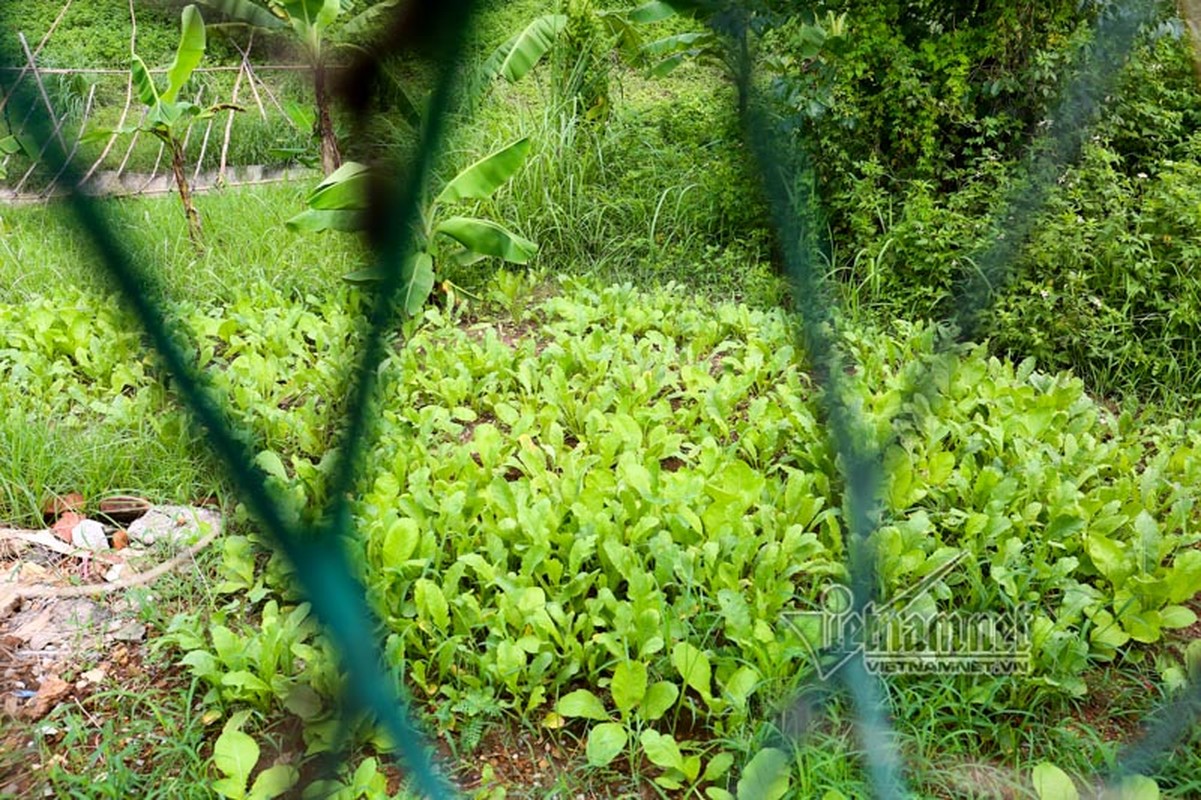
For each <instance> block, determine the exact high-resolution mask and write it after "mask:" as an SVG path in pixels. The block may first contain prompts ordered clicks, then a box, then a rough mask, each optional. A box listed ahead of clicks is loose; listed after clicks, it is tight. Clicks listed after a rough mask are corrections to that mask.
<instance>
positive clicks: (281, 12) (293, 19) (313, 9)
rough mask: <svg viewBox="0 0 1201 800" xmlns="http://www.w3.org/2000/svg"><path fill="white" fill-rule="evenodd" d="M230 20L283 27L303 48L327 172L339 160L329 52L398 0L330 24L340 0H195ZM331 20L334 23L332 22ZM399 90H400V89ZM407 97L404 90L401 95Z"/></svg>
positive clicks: (350, 43) (350, 42)
mask: <svg viewBox="0 0 1201 800" xmlns="http://www.w3.org/2000/svg"><path fill="white" fill-rule="evenodd" d="M200 2H202V3H204V4H205V5H206V6H210V7H212V8H214V9H216V10H218V11H220V12H221V13H222V14H224V15H225V16H226V17H227V18H229V19H230V20H233V21H234V22H236V23H238V24H241V25H247V26H250V27H252V28H258V29H261V30H265V31H268V32H276V33H288V32H290V33H291V35H292V36H293V37H294V38H295V39H296V41H297V42H298V43H299V44H300V46H301V49H302V50H303V51H304V54H305V59H306V60H307V61H308V62H309V65H310V66H311V67H312V69H313V93H314V103H315V108H316V116H315V122H314V135H315V136H316V137H317V140H318V142H319V143H320V146H321V168H322V171H323V172H324V173H325V174H326V175H331V174H332V173H333V172H334V171H335V170H336V169H338V168H339V167H340V166H341V165H342V150H341V147H340V146H339V144H338V135H337V132H336V131H335V130H334V122H333V116H332V114H331V109H330V105H331V95H330V91H329V86H328V73H329V56H330V53H331V51H332V50H333V49H335V48H339V47H356V45H355V44H354V40H355V39H356V38H359V37H361V36H362V35H363V34H364V33H367V32H368V31H369V30H370V29H371V27H372V25H373V24H374V23H375V22H376V21H377V20H378V18H379V17H380V16H381V15H382V14H384V13H385V12H386V11H388V10H389V9H390V8H392V7H393V6H395V5H396V4H397V3H398V2H399V0H381V2H378V3H376V4H375V5H373V6H371V7H370V8H368V9H367V10H366V11H363V12H362V13H360V14H358V15H357V16H355V17H352V18H351V19H349V20H347V21H346V22H345V23H343V24H341V25H338V26H336V23H337V22H338V19H339V17H341V15H342V10H343V7H342V2H341V0H264V1H263V2H253V1H252V0H200ZM335 26H336V28H335ZM402 94H403V92H402ZM403 97H404V100H405V101H408V96H407V95H403ZM414 109H415V106H413V104H412V103H411V101H408V102H406V104H404V105H403V107H402V111H403V112H404V113H405V115H406V118H409V116H410V113H411V112H413V111H414Z"/></svg>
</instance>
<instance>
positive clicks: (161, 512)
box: [126, 506, 221, 545]
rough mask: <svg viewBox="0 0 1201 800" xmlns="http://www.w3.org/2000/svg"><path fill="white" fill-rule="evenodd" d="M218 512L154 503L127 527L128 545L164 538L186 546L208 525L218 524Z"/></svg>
mask: <svg viewBox="0 0 1201 800" xmlns="http://www.w3.org/2000/svg"><path fill="white" fill-rule="evenodd" d="M220 525H221V515H220V514H218V513H216V512H214V511H211V510H209V509H207V508H189V507H187V506H154V507H152V508H151V509H150V510H149V511H147V512H146V513H145V514H144V515H143V516H141V517H139V518H138V519H136V520H134V521H133V522H131V523H130V524H129V527H128V528H127V529H126V530H127V531H128V533H129V541H130V544H142V545H152V544H154V543H155V542H157V541H160V540H166V541H168V542H170V543H172V544H174V545H188V544H192V543H193V542H195V541H196V540H197V539H199V538H200V537H201V536H203V535H204V534H205V533H206V532H207V531H208V530H209V527H208V526H213V527H219V526H220Z"/></svg>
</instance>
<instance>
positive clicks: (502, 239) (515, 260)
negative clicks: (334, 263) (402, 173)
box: [287, 138, 538, 315]
mask: <svg viewBox="0 0 1201 800" xmlns="http://www.w3.org/2000/svg"><path fill="white" fill-rule="evenodd" d="M529 147H530V143H529V139H527V138H521V139H518V140H517V141H515V142H512V143H511V144H508V145H506V146H505V147H502V148H501V149H499V150H497V151H495V152H493V153H491V154H490V155H488V156H485V157H484V158H482V159H480V160H479V161H477V162H475V163H474V164H472V165H470V166H469V167H467V168H466V169H464V170H463V171H462V172H460V173H459V174H457V175H456V176H455V177H454V178H452V179H451V180H450V181H449V182H447V183H446V185H445V186H443V187H442V189H441V191H439V192H438V194H437V195H436V196H435V197H434V198H433V199H432V200H431V201H428V202H427V203H425V205H424V208H423V212H422V220H421V228H420V230H419V232H418V233H419V240H418V244H417V250H416V252H415V253H414V254H413V255H412V256H410V257H409V258H408V259H406V260H405V263H404V264H403V265H402V267H401V269H402V281H403V287H404V294H403V304H404V309H405V311H406V312H407V313H408V314H410V315H412V314H416V313H417V312H418V311H419V310H420V309H421V307H422V306H423V305H425V302H426V300H427V299H428V298H429V296H430V294H431V292H433V290H434V283H435V279H436V278H435V276H436V271H435V258H437V259H438V260H441V259H443V258H449V259H453V260H454V261H455V262H456V263H459V264H470V263H473V262H476V261H479V260H481V259H484V258H499V259H501V260H502V261H507V262H509V263H511V264H526V263H529V260H530V258H532V257H533V255H534V253H535V252H536V251H537V249H538V246H537V245H536V244H534V243H533V242H531V241H529V240H527V239H524V238H522V237H521V236H519V235H517V234H515V233H513V232H512V231H510V230H508V229H507V228H505V227H504V226H502V225H499V224H497V223H495V222H492V221H490V220H486V219H481V218H479V217H468V216H462V215H454V216H449V217H445V216H443V215H442V214H441V213H439V212H440V211H441V210H442V208H443V207H444V206H448V205H451V204H454V203H462V202H464V201H468V200H487V199H488V198H490V197H491V196H492V195H493V194H494V193H495V192H496V190H497V189H499V188H500V187H501V186H503V185H504V184H505V182H507V181H508V180H509V179H510V178H511V177H513V175H514V174H515V173H516V172H517V170H518V169H519V168H520V167H521V164H522V162H523V161H524V160H525V157H526V154H527V153H528V152H529ZM369 180H370V173H369V171H368V169H367V167H365V166H364V165H362V164H358V163H356V162H349V163H347V164H343V165H342V166H341V167H340V168H339V169H338V170H337V171H335V172H334V174H332V175H330V176H329V177H328V178H326V179H325V180H324V181H322V182H321V183H320V184H318V186H317V188H315V189H314V190H313V192H312V193H311V194H310V195H309V197H308V200H307V204H308V206H309V208H308V209H307V210H306V211H302V212H301V213H299V214H297V215H296V216H294V217H292V218H291V219H289V220H288V221H287V226H288V227H289V228H290V229H292V230H295V231H303V232H314V231H324V230H340V231H357V230H362V229H363V227H364V225H365V221H364V212H365V211H366V209H367V199H366V198H367V184H368V181H369ZM439 234H441V235H442V236H444V237H446V238H448V239H451V240H453V241H455V242H456V243H457V244H458V245H459V248H458V249H457V250H455V251H453V252H451V253H448V254H446V255H443V254H442V253H441V251H440V249H439V245H438V242H437V237H438V235H439ZM345 277H346V280H347V281H349V282H351V283H359V284H362V283H374V282H377V281H379V280H381V279H382V277H383V276H382V274H381V272H380V270H379V268H375V267H373V268H369V269H365V270H360V271H357V272H353V273H351V274H349V275H347V276H345Z"/></svg>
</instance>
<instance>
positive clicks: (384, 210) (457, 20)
mask: <svg viewBox="0 0 1201 800" xmlns="http://www.w3.org/2000/svg"><path fill="white" fill-rule="evenodd" d="M471 5H472V4H471V3H470V2H469V1H466V0H465V1H463V2H449V3H444V4H441V5H440V6H439V8H438V9H437V10H429V9H428V7H427V13H426V14H425V15H424V16H423V17H422V18H421V20H420V21H419V22H420V23H421V24H423V25H425V26H428V27H427V29H426V30H424V31H422V35H423V36H424V37H425V38H426V39H427V40H428V39H429V37H428V33H429V30H430V29H432V30H433V31H435V32H436V33H439V34H442V35H441V36H437V37H434V40H435V42H436V44H437V46H438V48H439V49H440V51H441V52H439V53H438V55H439V59H438V61H439V63H440V64H441V67H440V69H439V73H438V76H437V79H436V88H435V92H434V96H433V100H432V101H431V104H430V112H429V115H428V117H427V119H428V120H429V121H428V122H427V124H426V128H425V132H424V134H423V146H422V147H421V148H420V150H419V152H418V155H417V158H416V165H415V168H414V169H413V170H412V172H411V173H410V176H409V180H408V181H407V182H406V183H404V184H401V185H400V186H399V187H398V189H397V190H396V191H394V192H392V193H391V194H389V195H387V196H382V197H380V202H381V206H382V207H381V208H380V209H379V213H380V215H381V216H382V217H383V218H386V219H392V220H409V219H413V218H414V217H415V216H416V214H417V213H418V203H419V200H420V197H421V192H422V187H423V182H424V180H425V176H426V174H427V173H428V171H429V169H430V164H431V163H432V161H433V158H434V155H435V153H436V152H437V147H436V145H437V143H438V142H439V141H440V138H441V133H442V125H443V118H444V117H445V114H446V111H447V109H448V107H449V104H450V99H451V96H452V93H453V89H454V86H455V82H456V80H455V79H456V71H457V69H456V67H457V57H456V56H457V52H458V44H459V41H460V37H461V35H462V33H463V31H464V30H465V29H466V23H467V20H468V18H469V13H470V11H471ZM6 11H11V6H9V5H8V4H5V6H4V7H0V21H3V18H4V15H5V13H6ZM0 61H6V62H9V63H12V62H13V59H12V54H11V53H0ZM5 74H6V73H5ZM0 80H6V81H8V79H6V78H4V77H2V76H0ZM8 82H9V86H8V89H9V94H10V96H11V98H12V101H13V102H14V103H15V104H16V105H17V106H18V107H20V108H24V109H25V110H26V113H27V114H28V115H29V120H30V129H31V131H32V132H33V133H34V135H35V136H36V137H37V138H39V139H41V140H43V141H45V142H46V143H47V144H46V159H47V162H48V163H50V164H51V165H52V167H53V168H54V169H57V170H61V171H62V173H63V175H64V176H65V177H66V179H67V183H68V184H69V185H72V186H75V185H77V183H78V179H79V169H78V167H77V165H75V164H73V163H72V162H71V161H70V160H69V159H68V158H67V153H66V152H65V151H64V149H63V148H62V147H61V145H59V144H57V143H56V139H55V138H54V137H53V135H52V127H51V125H50V122H51V121H50V119H49V116H50V113H49V111H43V110H42V109H41V108H40V107H39V105H38V103H37V98H36V97H34V96H31V93H30V92H29V91H28V90H27V89H26V88H25V87H20V86H15V85H12V82H11V81H8ZM69 202H70V206H71V209H72V211H73V212H74V214H75V217H76V220H77V222H78V224H79V226H80V228H82V229H83V231H84V232H85V233H86V234H87V235H88V236H89V238H90V239H91V241H92V244H93V245H94V247H95V250H96V254H97V256H98V257H99V260H100V262H101V264H102V265H103V267H104V268H105V270H106V271H107V273H108V275H109V276H110V278H111V279H112V281H113V283H114V285H115V286H116V288H117V289H118V291H119V292H120V294H121V295H122V297H123V299H124V301H125V303H126V304H128V306H129V308H130V309H131V310H132V312H133V313H134V315H135V316H136V317H137V318H138V320H139V321H140V322H141V324H142V326H143V327H144V329H145V332H146V334H147V335H148V337H149V338H150V341H151V344H152V345H153V347H154V349H155V350H156V351H157V352H158V354H159V356H160V357H161V358H162V360H163V363H164V366H165V367H166V369H167V371H168V373H169V374H170V375H171V377H172V378H173V379H174V380H175V386H176V388H177V391H178V392H179V395H180V398H181V399H182V400H183V401H184V403H185V405H186V406H187V408H188V410H189V411H190V412H191V413H192V414H194V415H195V418H196V419H197V420H198V421H199V422H200V424H201V425H202V426H203V427H204V428H205V429H206V431H207V433H208V438H209V442H210V444H211V446H212V448H213V450H214V451H215V452H216V454H217V456H218V457H219V459H220V461H221V463H222V464H223V465H224V467H225V470H226V472H227V473H228V476H229V478H230V480H231V481H232V483H233V485H234V486H235V488H236V489H237V491H238V495H239V497H240V499H241V500H242V502H243V503H245V505H246V507H247V509H248V510H249V511H250V513H251V514H252V515H253V516H254V517H255V518H256V519H257V520H258V521H259V522H260V523H261V524H262V526H263V528H264V530H265V531H266V532H267V533H268V534H269V535H270V536H271V538H272V541H273V542H274V544H275V546H276V547H277V548H278V549H279V550H280V551H281V552H282V553H283V554H284V555H285V556H286V557H287V559H288V561H289V562H290V563H291V564H292V566H293V568H294V570H295V573H296V578H297V580H298V582H299V584H300V587H301V588H302V590H303V592H304V594H305V595H306V597H307V599H308V600H309V602H310V603H311V604H312V608H313V612H314V614H315V615H316V616H317V618H318V619H319V620H320V621H321V622H322V623H323V625H324V628H325V630H326V632H327V634H328V635H329V636H330V638H331V640H332V641H333V643H334V645H335V647H336V648H337V650H338V652H339V653H340V655H341V658H342V662H343V665H344V667H345V668H346V670H347V672H348V677H347V687H348V689H347V697H346V698H345V702H346V704H347V706H348V707H347V709H346V710H345V711H346V712H347V713H348V715H349V713H353V712H361V711H366V712H369V713H371V714H373V715H374V716H375V718H376V720H377V722H378V723H379V724H380V725H381V726H382V728H383V729H384V730H385V732H386V733H387V734H388V735H389V736H390V737H391V739H392V741H393V743H394V744H395V745H396V748H397V751H398V755H399V759H400V763H401V766H402V767H403V768H405V769H406V770H407V772H408V774H409V776H410V779H411V782H412V785H413V787H414V789H416V790H417V791H419V792H420V793H421V794H423V795H425V796H427V797H432V798H448V797H452V796H453V795H454V791H453V789H452V787H451V785H450V783H449V781H448V780H447V779H446V778H445V777H444V776H443V775H442V774H441V772H440V771H439V770H438V768H437V767H436V765H435V764H434V761H433V758H432V755H431V752H430V748H429V747H428V745H427V744H426V742H425V739H424V736H423V735H422V734H421V733H420V731H419V730H418V728H417V726H416V724H415V723H414V722H413V719H412V716H411V714H410V713H409V711H408V708H407V704H406V703H405V701H404V698H403V697H402V696H401V695H400V693H399V690H398V688H397V687H395V686H393V685H392V683H391V681H390V679H389V678H388V674H387V672H386V671H385V669H384V666H383V654H382V651H381V648H380V647H379V645H378V642H377V639H378V637H377V636H376V631H377V629H378V626H377V625H376V620H375V617H374V614H373V613H372V612H371V610H370V608H369V606H368V605H367V601H366V595H365V592H364V589H363V587H362V585H361V584H360V583H359V581H357V580H356V579H355V577H354V575H353V572H352V570H351V569H350V564H349V560H348V556H347V552H346V550H345V548H344V539H345V538H347V537H350V536H352V535H353V533H354V532H353V529H352V527H351V522H350V516H349V514H348V513H346V499H345V498H344V497H340V496H338V495H335V499H334V500H333V501H332V503H331V508H330V509H329V510H328V512H329V513H328V514H327V515H326V519H327V520H328V522H327V523H325V524H318V525H315V526H312V527H310V526H306V525H303V524H301V523H295V522H292V521H291V518H290V516H289V515H288V514H287V513H286V510H285V508H284V505H283V503H282V502H281V500H280V499H279V498H278V497H277V496H275V495H274V494H273V493H272V492H271V491H270V490H269V489H268V488H267V484H266V480H267V476H266V474H265V473H264V472H263V471H262V470H261V469H259V468H258V467H257V466H255V451H254V449H253V447H252V445H251V441H252V438H251V437H250V436H249V435H248V434H247V433H246V431H244V430H241V429H239V427H238V426H237V425H236V424H235V423H234V422H233V420H232V419H231V417H230V415H229V414H228V413H227V411H226V410H225V409H224V408H223V407H222V404H221V403H220V398H219V397H218V396H217V393H216V392H215V390H214V389H213V387H212V386H211V384H210V382H209V381H208V380H207V378H206V376H205V374H204V373H203V372H202V371H201V370H200V369H199V368H198V367H197V365H196V363H195V361H194V360H193V359H192V358H191V357H190V356H189V355H188V352H189V350H188V349H187V348H186V347H185V346H184V343H183V341H182V339H183V338H184V336H183V334H181V333H179V332H172V329H171V328H169V327H168V324H167V321H166V315H165V313H164V306H163V303H162V300H161V297H160V296H159V292H158V291H157V289H156V284H155V282H154V280H153V278H152V275H151V273H150V272H149V271H148V270H147V269H146V268H145V266H144V265H140V264H138V263H137V262H136V261H135V260H134V258H133V257H132V255H131V253H130V252H129V250H128V249H127V247H126V246H125V243H124V242H122V241H121V239H120V238H119V237H118V236H117V235H116V234H115V232H114V230H113V229H112V227H111V226H110V225H109V224H108V221H107V220H106V218H105V216H104V214H103V212H102V210H101V208H100V203H99V202H98V201H97V200H95V199H93V198H90V197H88V196H86V195H84V194H82V193H79V192H73V193H72V194H71V195H70V200H69ZM386 230H390V231H391V232H390V233H389V234H388V235H387V236H385V237H383V238H382V239H380V242H379V245H380V246H379V247H378V248H377V252H378V256H377V257H378V259H379V263H380V265H381V266H383V267H385V269H386V273H387V276H388V277H387V279H386V280H385V282H384V285H383V289H382V291H381V292H380V294H379V296H378V298H377V301H376V303H375V306H374V309H373V312H372V315H371V321H372V323H373V329H372V331H371V333H370V335H369V337H368V341H367V344H366V347H365V348H364V352H363V356H362V359H361V362H360V365H359V368H358V370H357V372H356V380H355V385H354V387H353V390H352V398H353V400H352V402H351V405H350V411H349V412H348V414H349V416H348V418H347V432H346V435H345V436H344V438H343V441H342V443H341V448H340V451H339V452H340V459H341V460H340V462H339V467H338V470H337V472H336V475H337V479H336V482H335V485H338V486H349V485H350V482H351V481H352V480H353V477H354V470H355V465H356V462H357V460H358V459H357V458H356V454H357V453H359V452H360V451H361V449H362V440H363V437H364V435H365V431H366V415H367V413H368V406H369V403H370V395H371V389H372V386H373V380H372V379H373V377H374V373H375V366H376V365H378V363H379V361H381V360H382V358H383V355H384V352H385V348H384V341H385V333H386V331H387V329H388V327H389V326H390V323H391V321H392V319H393V316H394V313H393V306H392V303H391V299H392V298H393V297H394V296H395V295H396V293H397V291H398V287H399V285H400V270H399V264H400V260H399V256H400V255H401V254H402V253H404V252H406V251H407V249H408V248H409V247H410V242H409V241H408V239H409V237H410V235H411V226H408V225H397V226H394V227H392V228H391V229H387V228H386ZM339 494H340V495H344V494H345V492H344V491H342V492H339Z"/></svg>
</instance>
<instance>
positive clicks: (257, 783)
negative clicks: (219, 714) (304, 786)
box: [212, 711, 300, 800]
mask: <svg viewBox="0 0 1201 800" xmlns="http://www.w3.org/2000/svg"><path fill="white" fill-rule="evenodd" d="M249 718H250V712H249V711H238V712H236V713H235V714H233V715H232V716H231V717H230V718H229V720H228V721H226V723H225V727H223V728H222V729H221V735H220V736H218V737H217V741H216V742H215V743H214V744H213V766H215V767H216V768H217V771H218V772H220V773H221V775H222V777H220V778H218V779H217V780H215V781H213V784H212V788H213V791H215V792H216V793H217V794H219V795H220V796H221V797H225V798H229V800H271V798H273V797H279V796H281V795H283V794H285V793H287V792H288V790H289V789H291V788H292V787H293V786H295V785H296V782H297V781H298V780H299V779H300V773H299V772H298V771H297V769H296V768H295V767H294V766H292V765H290V764H275V765H273V766H271V767H268V768H267V769H265V770H263V771H262V772H260V773H259V774H258V775H257V776H255V779H254V782H253V783H251V782H250V776H251V774H252V773H253V772H254V768H255V766H256V765H257V764H258V761H259V753H260V750H259V745H258V742H256V741H255V740H254V738H253V737H252V736H250V735H249V734H248V733H245V732H244V731H243V730H242V726H243V725H245V724H246V720H247V719H249Z"/></svg>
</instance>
